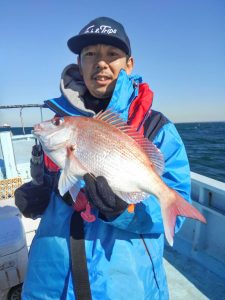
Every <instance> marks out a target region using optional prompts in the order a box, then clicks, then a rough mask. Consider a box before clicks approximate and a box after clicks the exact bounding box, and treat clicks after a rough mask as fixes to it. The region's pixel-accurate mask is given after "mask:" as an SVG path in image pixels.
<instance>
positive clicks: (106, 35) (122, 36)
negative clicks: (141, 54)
mask: <svg viewBox="0 0 225 300" xmlns="http://www.w3.org/2000/svg"><path fill="white" fill-rule="evenodd" d="M96 44H106V45H112V46H114V47H117V48H119V49H121V50H123V51H124V52H125V53H126V54H127V55H128V56H130V55H131V48H130V41H129V38H128V36H127V34H126V32H125V29H124V27H123V25H122V24H120V23H119V22H117V21H115V20H113V19H111V18H107V17H100V18H96V19H94V20H92V21H91V22H89V23H88V24H87V25H86V26H84V28H83V29H81V31H80V32H79V34H78V35H76V36H74V37H72V38H70V39H69V40H68V42H67V45H68V47H69V49H70V50H71V51H72V52H73V53H75V54H80V52H81V50H82V49H83V48H84V47H86V46H89V45H96Z"/></svg>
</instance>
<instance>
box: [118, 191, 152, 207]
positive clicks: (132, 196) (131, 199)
mask: <svg viewBox="0 0 225 300" xmlns="http://www.w3.org/2000/svg"><path fill="white" fill-rule="evenodd" d="M115 194H116V195H117V196H118V197H120V198H121V199H123V200H124V201H125V202H127V203H128V204H136V203H139V202H141V201H143V200H145V199H146V198H148V197H149V194H148V193H145V192H132V193H125V192H120V191H116V192H115Z"/></svg>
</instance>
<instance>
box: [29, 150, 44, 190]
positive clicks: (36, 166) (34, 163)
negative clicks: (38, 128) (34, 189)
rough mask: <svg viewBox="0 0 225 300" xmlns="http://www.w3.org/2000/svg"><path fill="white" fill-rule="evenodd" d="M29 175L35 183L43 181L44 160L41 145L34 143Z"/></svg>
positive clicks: (38, 183)
mask: <svg viewBox="0 0 225 300" xmlns="http://www.w3.org/2000/svg"><path fill="white" fill-rule="evenodd" d="M30 175H31V177H32V182H33V184H35V185H42V184H43V182H44V160H43V150H42V148H41V145H34V146H33V148H32V153H31V160H30Z"/></svg>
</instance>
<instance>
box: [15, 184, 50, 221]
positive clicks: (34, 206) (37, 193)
mask: <svg viewBox="0 0 225 300" xmlns="http://www.w3.org/2000/svg"><path fill="white" fill-rule="evenodd" d="M50 194H51V187H50V186H49V185H41V186H40V185H34V184H33V183H32V182H27V183H24V184H23V185H21V186H20V187H19V188H18V189H16V191H15V204H16V206H17V207H18V209H19V210H20V212H21V213H22V214H23V215H24V216H25V217H26V218H32V219H35V218H37V217H38V216H40V215H42V214H43V212H44V211H45V209H46V207H47V206H48V204H49V201H50Z"/></svg>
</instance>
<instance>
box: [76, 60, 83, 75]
mask: <svg viewBox="0 0 225 300" xmlns="http://www.w3.org/2000/svg"><path fill="white" fill-rule="evenodd" d="M77 65H78V67H79V72H80V74H81V75H82V76H83V72H82V68H81V61H80V55H78V56H77Z"/></svg>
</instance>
